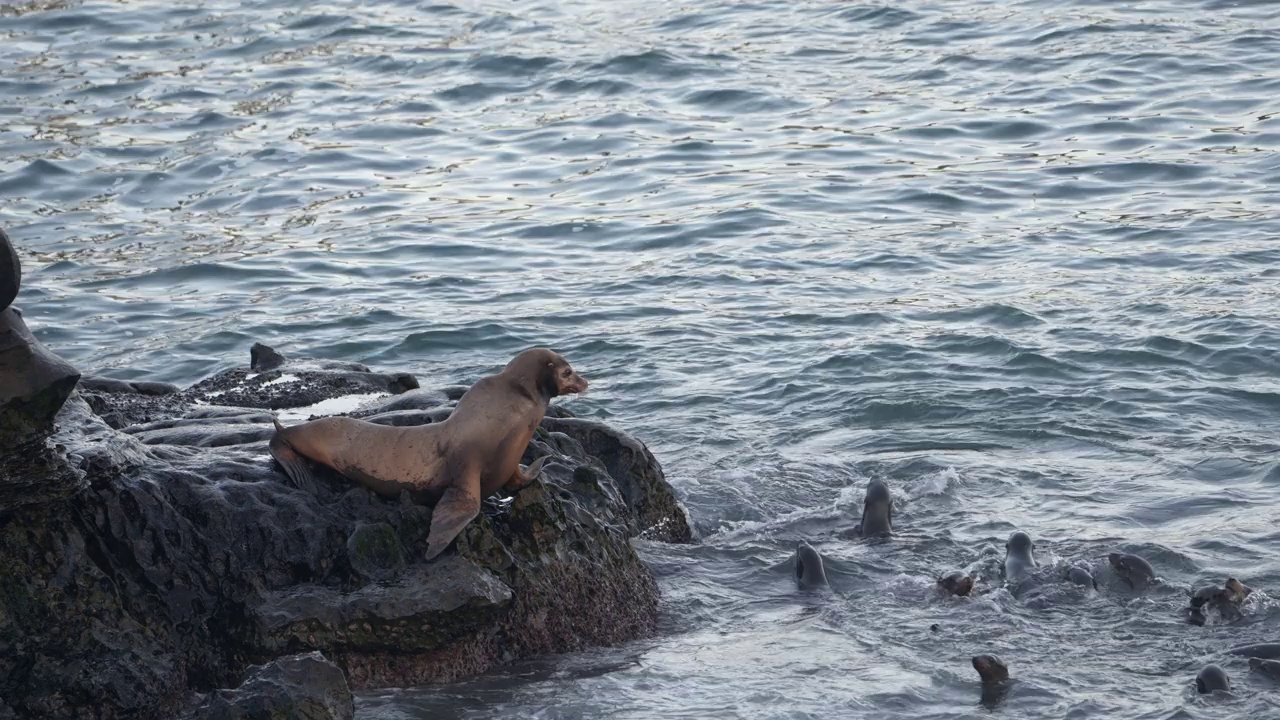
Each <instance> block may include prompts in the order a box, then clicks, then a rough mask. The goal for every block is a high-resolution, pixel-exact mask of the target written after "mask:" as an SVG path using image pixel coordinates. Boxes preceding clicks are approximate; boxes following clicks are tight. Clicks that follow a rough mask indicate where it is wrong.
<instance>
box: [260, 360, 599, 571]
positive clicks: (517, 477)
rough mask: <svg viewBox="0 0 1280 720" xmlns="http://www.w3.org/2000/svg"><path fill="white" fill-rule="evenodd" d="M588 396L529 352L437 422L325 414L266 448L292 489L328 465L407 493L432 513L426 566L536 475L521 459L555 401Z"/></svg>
mask: <svg viewBox="0 0 1280 720" xmlns="http://www.w3.org/2000/svg"><path fill="white" fill-rule="evenodd" d="M586 389H587V381H586V380H585V379H583V378H582V376H581V375H579V374H578V373H577V372H575V371H574V369H573V367H572V366H571V365H570V364H569V362H568V361H567V360H565V359H564V358H563V357H562V356H561V355H560V354H559V353H556V352H553V351H551V350H548V349H547V348H533V349H530V350H525V351H524V352H522V353H520V354H519V355H517V356H516V357H515V358H514V359H512V360H511V362H509V363H507V365H506V367H504V368H503V369H502V372H500V373H498V374H496V375H489V376H487V377H483V378H480V379H479V380H478V381H476V384H475V385H472V386H471V388H470V389H469V390H467V392H466V393H465V394H463V396H462V398H461V399H459V400H458V405H457V407H455V408H454V409H453V412H451V413H450V414H449V417H448V418H446V419H445V420H444V421H442V422H438V423H431V424H428V425H413V426H405V427H396V426H390V425H379V424H376V423H371V422H367V421H364V420H357V419H354V418H348V417H329V418H321V419H319V420H313V421H311V422H306V423H302V424H301V425H294V426H293V427H289V428H285V427H282V426H281V425H280V423H279V422H277V423H276V433H275V435H274V436H273V437H272V438H271V442H270V443H269V444H268V446H267V447H268V448H269V449H270V451H271V455H272V457H274V458H275V459H276V460H277V461H278V462H279V463H280V465H281V466H282V467H283V468H284V470H285V474H286V475H287V476H288V478H289V480H290V482H291V483H292V484H293V485H294V486H295V487H298V488H299V489H304V490H308V491H312V492H315V491H317V490H318V489H319V487H320V485H319V483H318V482H317V481H316V479H315V477H314V476H313V475H312V473H311V468H310V466H309V465H308V463H307V461H311V462H317V463H320V464H321V465H326V466H328V467H330V468H332V469H334V470H336V471H337V472H339V473H341V474H342V475H343V476H344V477H346V478H347V479H348V480H350V481H352V482H355V483H358V484H360V485H363V486H364V487H366V488H368V489H369V490H371V491H373V492H375V493H377V494H379V495H381V496H383V497H387V498H398V497H400V495H401V493H404V492H407V493H409V496H410V497H411V498H413V499H414V500H416V501H418V502H423V503H427V504H430V505H434V506H435V510H434V511H433V512H432V514H431V530H430V533H429V535H428V537H427V553H426V557H427V559H428V560H429V559H431V558H433V557H435V556H436V555H439V554H440V553H441V552H442V551H443V550H444V549H445V548H446V547H448V545H449V543H451V542H452V541H453V539H454V538H455V537H457V536H458V534H459V533H461V532H462V530H463V528H465V527H466V526H467V523H469V522H471V519H472V518H474V517H475V516H476V514H478V513H479V512H480V502H481V500H483V499H484V498H486V497H488V496H490V495H492V494H493V493H495V492H497V491H498V489H499V488H503V489H506V490H508V491H510V492H515V491H517V490H519V489H520V488H522V487H524V486H525V485H527V484H528V483H530V482H531V481H533V479H534V478H536V477H537V476H538V474H539V473H540V472H541V471H542V465H543V463H544V462H545V461H546V457H541V458H538V459H537V460H535V461H534V462H533V463H532V464H530V465H529V466H528V467H527V468H523V467H521V466H520V458H521V456H522V455H524V451H525V449H526V448H527V447H528V446H529V440H530V439H532V437H533V433H534V432H535V431H536V430H537V428H538V425H539V424H540V423H541V422H542V418H543V416H545V415H546V412H547V405H548V404H549V403H550V402H551V398H553V397H556V396H559V395H567V394H569V393H580V392H583V391H585V390H586Z"/></svg>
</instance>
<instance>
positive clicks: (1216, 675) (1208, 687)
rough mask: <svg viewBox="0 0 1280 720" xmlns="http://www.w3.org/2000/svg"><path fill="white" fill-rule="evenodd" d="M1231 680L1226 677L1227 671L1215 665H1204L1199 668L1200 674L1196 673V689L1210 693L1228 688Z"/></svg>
mask: <svg viewBox="0 0 1280 720" xmlns="http://www.w3.org/2000/svg"><path fill="white" fill-rule="evenodd" d="M1230 689H1231V680H1230V679H1228V678H1227V673H1226V672H1225V671H1224V670H1223V669H1222V668H1220V667H1218V666H1217V665H1205V666H1204V667H1203V668H1201V669H1200V674H1198V675H1196V691H1197V692H1200V693H1211V692H1213V691H1214V690H1224V691H1226V690H1230Z"/></svg>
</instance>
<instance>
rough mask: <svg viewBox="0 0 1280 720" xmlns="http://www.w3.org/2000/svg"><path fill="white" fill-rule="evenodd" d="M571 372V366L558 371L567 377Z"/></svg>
mask: <svg viewBox="0 0 1280 720" xmlns="http://www.w3.org/2000/svg"><path fill="white" fill-rule="evenodd" d="M572 372H573V368H565V369H563V370H561V371H560V374H561V375H563V376H564V377H569V375H570V374H571V373H572Z"/></svg>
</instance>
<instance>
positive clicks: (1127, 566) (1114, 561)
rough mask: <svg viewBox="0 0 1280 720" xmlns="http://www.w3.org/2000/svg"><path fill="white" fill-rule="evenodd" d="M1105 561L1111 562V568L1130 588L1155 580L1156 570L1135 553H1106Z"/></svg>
mask: <svg viewBox="0 0 1280 720" xmlns="http://www.w3.org/2000/svg"><path fill="white" fill-rule="evenodd" d="M1107 562H1109V563H1111V567H1112V569H1114V570H1115V571H1116V573H1117V574H1119V576H1120V578H1121V579H1122V580H1124V581H1125V582H1127V583H1128V584H1129V586H1130V587H1132V588H1135V589H1137V588H1138V586H1140V585H1147V584H1149V583H1151V582H1154V581H1155V578H1156V571H1155V569H1154V568H1152V567H1151V563H1149V562H1147V561H1146V560H1144V559H1143V558H1140V557H1138V556H1137V555H1131V554H1129V553H1119V552H1113V553H1111V554H1109V555H1107Z"/></svg>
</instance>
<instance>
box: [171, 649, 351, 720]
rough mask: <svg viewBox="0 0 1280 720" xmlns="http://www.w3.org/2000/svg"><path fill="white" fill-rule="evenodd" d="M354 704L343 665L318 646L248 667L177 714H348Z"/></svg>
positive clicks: (261, 719) (236, 719)
mask: <svg viewBox="0 0 1280 720" xmlns="http://www.w3.org/2000/svg"><path fill="white" fill-rule="evenodd" d="M354 717H355V704H354V702H353V701H352V698H351V689H350V688H349V687H348V686H347V678H346V676H345V675H343V674H342V669H341V668H339V667H338V666H336V665H334V664H333V663H331V662H329V661H328V660H326V659H325V657H324V655H321V654H320V653H318V652H312V653H307V654H305V655H294V656H292V657H284V658H280V659H279V660H274V661H272V662H270V663H267V664H266V665H255V666H253V667H251V668H249V671H248V672H247V673H246V677H245V681H244V682H243V683H241V684H240V686H239V687H237V688H236V689H234V690H214V691H213V692H211V693H209V696H208V697H207V698H206V699H205V700H204V703H203V704H201V705H200V706H199V707H197V708H195V709H194V710H191V711H189V712H187V713H186V714H184V715H183V716H182V720H277V719H280V718H288V719H289V720H352V718H354Z"/></svg>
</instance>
